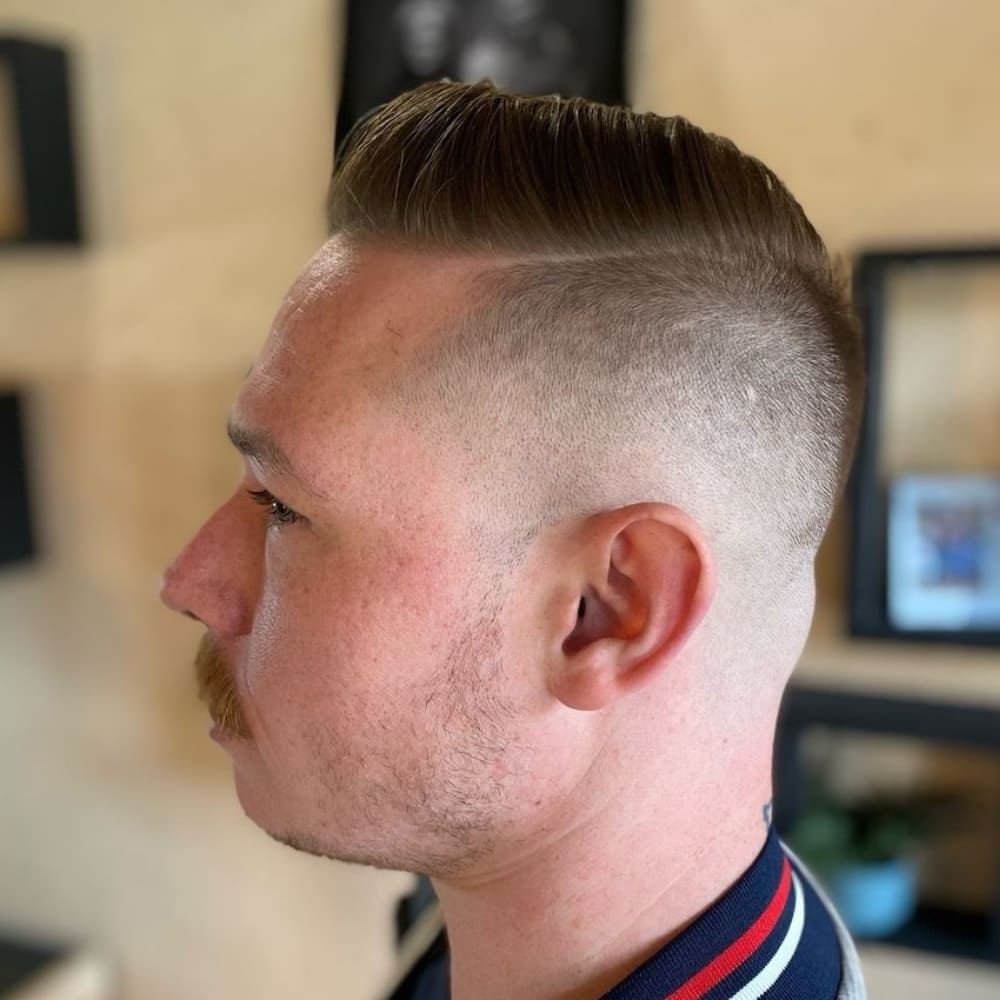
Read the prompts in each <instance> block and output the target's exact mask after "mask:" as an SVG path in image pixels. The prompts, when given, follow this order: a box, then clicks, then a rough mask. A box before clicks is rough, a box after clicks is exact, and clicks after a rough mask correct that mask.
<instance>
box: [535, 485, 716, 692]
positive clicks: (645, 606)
mask: <svg viewBox="0 0 1000 1000" xmlns="http://www.w3.org/2000/svg"><path fill="white" fill-rule="evenodd" d="M583 532H584V535H583V538H582V539H581V538H577V539H576V540H575V541H576V544H577V545H580V546H582V551H584V552H585V553H595V555H594V557H593V558H590V556H589V555H587V556H585V563H584V566H583V578H582V579H580V580H578V581H577V585H576V586H575V587H574V589H573V590H572V591H570V592H569V593H572V595H573V597H572V600H573V605H572V606H571V607H565V608H563V609H562V612H563V616H564V621H567V620H568V621H569V622H570V624H569V625H568V626H564V638H563V641H562V645H561V648H560V649H559V650H558V651H557V653H556V654H555V662H553V663H550V665H549V672H548V687H549V691H550V692H551V693H552V694H553V695H554V696H555V697H557V698H558V699H559V700H560V701H561V702H563V703H564V704H565V705H567V706H569V707H570V708H576V709H582V710H586V711H594V710H597V709H602V708H604V707H606V706H607V705H609V704H611V703H612V702H613V701H615V700H616V699H617V698H620V697H621V696H622V695H623V694H628V693H629V692H631V691H634V690H636V689H637V688H639V687H641V686H642V685H643V684H646V683H647V682H649V681H650V680H652V679H653V678H654V677H656V676H657V675H658V674H659V673H660V672H661V671H662V670H664V669H668V668H669V666H670V664H671V662H672V661H673V660H674V658H675V657H676V656H677V654H678V653H679V652H680V650H681V648H682V647H683V645H684V643H685V642H686V641H687V639H688V637H689V636H690V635H691V633H692V632H693V631H694V630H695V628H696V627H697V626H698V624H699V623H700V622H701V620H702V618H704V616H705V613H706V612H707V611H708V608H709V606H710V604H711V602H712V598H713V596H714V594H715V566H714V563H713V561H712V558H711V554H710V553H709V551H708V548H707V546H706V545H705V543H704V540H703V537H702V535H701V532H700V530H699V528H698V526H697V525H696V524H695V522H694V521H693V520H692V519H691V518H690V517H688V516H687V515H686V514H685V513H684V512H683V511H681V510H680V509H678V508H676V507H672V506H670V505H669V504H659V503H645V504H633V505H631V506H629V507H623V508H621V509H619V510H615V511H607V512H603V513H602V514H599V515H596V516H595V517H593V518H591V519H589V520H588V521H587V523H586V524H585V525H584V528H583Z"/></svg>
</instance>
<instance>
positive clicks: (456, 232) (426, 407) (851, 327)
mask: <svg viewBox="0 0 1000 1000" xmlns="http://www.w3.org/2000/svg"><path fill="white" fill-rule="evenodd" d="M328 210H329V222H330V227H331V231H332V232H333V233H337V234H342V235H344V236H346V237H348V238H349V239H353V240H357V241H359V242H374V243H378V244H385V245H391V246H399V247H404V248H410V249H414V250H418V251H419V250H420V249H422V248H426V249H433V250H436V251H438V252H445V253H457V254H469V255H473V256H481V257H482V256H485V257H489V256H490V255H494V256H496V258H497V260H498V263H497V266H496V267H495V268H493V269H491V270H489V271H488V272H487V273H486V274H485V276H484V277H483V279H482V280H481V281H480V282H479V283H478V292H479V293H480V294H479V295H478V296H477V299H476V301H475V302H473V303H472V304H471V308H470V313H469V314H468V316H466V317H465V319H464V321H463V322H461V323H459V324H458V328H457V329H456V330H454V331H453V332H454V334H455V335H454V336H446V337H442V338H433V339H432V340H431V341H430V342H429V343H428V345H427V347H426V348H425V349H422V350H421V351H420V352H419V353H418V354H417V356H416V358H415V360H414V362H413V363H412V364H411V365H409V366H408V367H407V369H406V371H405V372H401V373H398V374H396V375H394V376H393V377H392V378H391V380H390V381H389V383H388V385H387V387H386V398H389V399H391V400H392V401H394V402H396V403H397V404H399V405H400V406H401V407H403V408H410V412H411V413H412V408H413V407H419V408H420V409H421V415H422V418H423V416H426V417H427V419H428V425H427V426H428V428H429V429H431V428H435V427H436V428H437V429H438V430H439V431H440V432H441V433H443V434H447V435H450V437H451V438H452V439H454V440H455V441H456V442H458V443H459V444H460V445H461V447H463V448H464V449H465V451H466V452H467V453H468V455H469V457H470V460H473V461H478V462H480V463H481V465H482V468H483V471H484V475H485V476H486V478H487V479H488V480H489V482H490V483H491V488H492V491H493V492H492V501H491V502H492V512H493V514H494V515H496V514H497V513H498V511H499V512H500V513H503V512H504V511H506V512H507V513H508V514H509V518H508V520H510V519H511V518H513V519H514V521H515V522H518V523H520V525H521V527H522V528H523V529H524V530H525V532H527V534H526V535H525V538H530V537H531V536H532V535H533V533H534V532H535V531H536V530H537V528H538V527H539V526H540V525H542V524H546V523H557V522H558V520H559V519H561V518H564V517H566V516H571V515H573V514H574V513H583V512H585V511H590V510H597V509H606V508H607V507H608V506H609V505H610V504H612V503H623V502H628V501H630V500H633V501H637V500H662V501H664V502H672V503H677V504H678V505H680V506H683V507H685V508H686V509H687V510H688V511H689V513H691V514H692V515H694V516H695V517H696V518H698V519H699V520H700V522H701V523H702V524H703V525H704V527H705V530H706V531H707V532H708V534H709V537H710V539H711V540H712V541H714V542H715V543H716V544H717V545H718V546H721V547H724V548H725V547H728V548H729V549H730V550H732V551H733V552H735V551H736V550H740V551H741V552H742V553H743V555H744V556H746V557H749V558H755V557H756V558H758V559H759V558H760V554H761V552H762V551H764V552H768V553H782V554H785V555H789V554H791V555H794V556H795V560H796V562H800V561H801V560H802V558H803V557H806V556H808V557H809V558H810V559H811V556H812V555H813V554H814V552H815V548H816V546H818V543H819V541H820V539H821V538H822V536H823V534H824V532H825V530H826V526H827V524H828V521H829V518H830V515H831V512H832V509H833V507H834V505H835V503H836V500H837V498H838V496H839V494H840V492H841V490H842V488H843V485H844V480H845V477H846V473H847V470H848V467H849V465H850V461H851V457H852V453H853V449H854V445H855V438H856V434H857V426H858V420H859V415H860V409H861V398H862V363H861V351H860V344H859V336H858V331H857V328H856V323H855V320H854V317H853V315H852V313H851V310H850V307H849V304H848V301H847V298H846V295H845V293H844V289H843V287H842V282H841V281H840V279H838V277H837V275H836V273H835V270H834V268H833V266H832V265H831V262H830V259H829V256H828V254H827V252H826V249H825V247H824V245H823V242H822V240H821V239H820V237H819V236H818V235H817V233H816V231H815V230H814V228H813V227H812V225H811V224H810V223H809V221H808V220H807V218H806V217H805V214H804V213H803V211H802V209H801V207H800V206H799V204H798V203H797V202H796V201H795V199H794V198H793V197H792V195H791V194H790V193H789V192H788V190H787V189H786V188H785V186H784V185H783V184H782V183H781V181H780V180H779V179H778V178H777V177H776V176H775V174H774V173H773V172H772V171H771V170H769V169H768V168H767V167H766V166H764V165H763V164H762V163H761V162H760V161H759V160H757V159H755V158H753V157H751V156H748V155H746V154H745V153H742V152H741V151H740V150H739V149H737V147H736V146H735V145H734V144H733V143H732V142H730V141H729V140H727V139H723V138H720V137H718V136H715V135H712V134H710V133H706V132H704V131H702V130H701V129H699V128H698V127H697V126H695V125H693V124H691V123H690V122H689V121H687V120H685V119H684V118H681V117H671V118H664V117H661V116H659V115H655V114H652V113H644V114H637V113H635V112H633V111H631V110H628V109H625V108H616V107H608V106H604V105H601V104H596V103H593V102H590V101H585V100H582V99H578V98H574V99H571V100H564V99H561V98H559V97H557V96H551V97H519V96H513V95H510V94H505V93H502V92H499V91H497V90H496V89H495V88H494V87H493V86H491V85H490V84H487V83H481V84H476V85H465V84H457V83H450V82H440V83H431V84H426V85H424V86H421V87H418V88H417V89H416V90H413V91H410V92H409V93H406V94H403V95H402V96H400V97H398V98H396V99H395V100H393V101H391V102H389V103H388V104H386V105H383V106H382V107H381V108H379V109H378V110H377V111H376V112H375V113H374V114H373V115H371V116H369V118H368V119H366V120H365V121H363V122H362V123H361V124H360V125H359V126H358V127H357V128H356V129H355V130H354V132H353V133H352V134H351V136H350V137H349V140H348V142H347V144H346V146H345V150H344V154H343V157H342V159H341V162H340V163H339V164H338V165H337V168H336V170H335V173H334V176H333V179H332V182H331V185H330V192H329V199H328ZM501 258H503V262H502V263H501V262H500V259H501ZM512 259H513V262H511V260H512ZM500 468H502V469H504V470H505V474H504V475H503V476H501V475H500V473H499V472H498V471H497V470H498V469H500Z"/></svg>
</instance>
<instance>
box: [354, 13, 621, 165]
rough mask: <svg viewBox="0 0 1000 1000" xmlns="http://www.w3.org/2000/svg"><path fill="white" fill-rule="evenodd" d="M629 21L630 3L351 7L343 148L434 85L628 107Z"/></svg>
mask: <svg viewBox="0 0 1000 1000" xmlns="http://www.w3.org/2000/svg"><path fill="white" fill-rule="evenodd" d="M625 21H626V0H601V2H599V3H598V2H586V0H575V2H574V0H349V2H348V4H347V14H346V33H345V37H346V43H345V46H344V58H343V73H342V79H341V88H340V105H339V110H338V113H337V130H336V144H337V147H338V149H339V148H340V146H341V144H342V143H343V140H344V138H345V136H346V135H347V133H348V132H349V131H350V129H351V127H352V126H353V125H354V124H355V122H357V121H358V119H360V118H362V117H363V116H364V115H365V114H367V112H369V111H371V110H372V109H373V108H375V107H377V106H378V105H380V104H384V103H385V102H386V101H389V100H392V98H394V97H396V96H397V95H398V94H401V93H403V91H406V90H410V89H412V88H413V87H416V86H417V85H418V84H421V83H424V82H425V81H427V80H440V79H442V78H448V79H450V80H456V81H462V82H467V83H475V82H478V81H480V80H483V79H486V80H490V81H492V82H493V83H494V84H495V85H496V86H497V87H499V88H500V89H502V90H507V91H512V92H514V93H521V94H560V95H562V96H563V97H586V98H589V99H590V100H594V101H601V102H603V103H605V104H622V103H624V101H625V81H624V77H625V57H624V39H625Z"/></svg>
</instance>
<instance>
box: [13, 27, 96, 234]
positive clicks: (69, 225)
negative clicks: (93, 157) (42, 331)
mask: <svg viewBox="0 0 1000 1000" xmlns="http://www.w3.org/2000/svg"><path fill="white" fill-rule="evenodd" d="M69 69H70V64H69V56H68V54H67V52H66V50H65V49H64V48H62V47H60V46H58V45H53V44H49V43H47V42H41V41H38V40H37V39H30V38H22V37H14V36H10V35H2V36H0V246H2V245H15V246H16V245H20V244H25V243H79V242H81V226H80V212H79V202H78V196H77V170H76V156H75V154H74V139H73V127H72V117H71V100H70V72H69Z"/></svg>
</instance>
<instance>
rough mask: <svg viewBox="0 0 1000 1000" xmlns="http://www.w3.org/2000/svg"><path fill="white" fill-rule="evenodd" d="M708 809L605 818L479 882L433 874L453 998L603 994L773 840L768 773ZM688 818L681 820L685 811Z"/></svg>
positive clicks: (576, 999)
mask: <svg viewBox="0 0 1000 1000" xmlns="http://www.w3.org/2000/svg"><path fill="white" fill-rule="evenodd" d="M753 785H754V786H755V788H746V787H744V788H741V789H740V799H739V801H738V802H736V801H719V800H720V799H721V796H719V795H716V796H714V797H713V799H712V804H711V805H710V806H709V807H708V808H706V807H705V805H704V803H705V801H706V798H705V795H704V789H702V791H701V793H700V794H699V795H698V796H695V795H691V796H690V798H688V797H685V798H686V799H687V801H675V802H673V803H671V807H670V809H669V810H661V811H656V810H650V811H648V812H647V813H645V814H644V815H643V816H641V817H639V816H637V815H636V814H634V813H633V815H631V816H623V815H621V811H619V814H618V815H617V816H616V815H613V814H612V813H610V812H608V813H606V814H602V815H599V816H597V817H594V819H593V821H592V822H591V823H589V824H588V825H586V826H583V827H578V828H576V829H574V830H572V831H569V832H568V833H567V834H566V836H564V837H563V838H561V839H560V840H559V841H558V842H554V843H551V844H548V845H546V847H545V848H544V849H543V850H542V851H540V852H538V853H536V854H534V855H532V856H531V857H529V858H525V859H524V860H523V861H522V862H519V863H518V864H517V865H514V866H510V867H508V868H507V869H505V870H504V871H503V872H502V873H498V875H497V876H496V877H495V878H491V879H489V880H481V881H478V882H476V883H475V884H474V885H469V884H460V883H454V882H438V881H435V885H434V887H435V890H436V892H437V894H438V896H439V898H440V900H441V904H442V908H443V911H444V917H445V923H446V925H447V927H448V941H449V950H450V952H451V983H452V987H451V996H452V1000H501V998H504V1000H506V998H509V997H512V996H516V997H522V998H525V1000H557V998H558V1000H597V998H599V997H601V996H602V995H603V994H604V993H605V992H606V991H607V990H609V989H610V988H611V987H612V986H614V985H615V984H616V983H618V982H620V981H621V980H622V979H624V978H625V977H626V976H627V975H628V974H629V973H630V972H631V971H632V970H633V969H635V968H636V967H638V966H639V965H641V964H642V963H643V962H644V961H645V960H646V959H647V958H649V957H651V956H652V955H653V954H655V953H656V952H657V951H658V950H659V949H660V948H662V947H663V946H664V945H665V944H666V943H667V942H668V941H669V940H670V939H671V938H673V937H674V936H676V935H677V934H678V933H680V931H682V930H683V929H684V928H685V927H686V926H687V925H688V924H690V923H691V922H692V921H693V920H694V919H695V918H696V917H697V916H699V915H700V914H701V913H703V912H704V911H705V910H706V909H708V908H709V907H710V906H711V904H712V903H713V902H715V900H717V899H718V898H719V897H720V896H721V895H722V894H723V893H724V892H725V891H726V889H728V888H729V887H730V886H731V885H732V884H733V883H734V882H736V881H737V880H738V879H739V877H740V876H741V875H742V874H743V873H744V872H745V871H746V870H747V869H748V868H749V867H750V866H751V864H752V863H753V861H754V859H755V858H756V857H757V855H758V854H759V853H760V851H761V849H762V848H763V846H764V841H765V839H766V836H767V829H766V826H765V822H764V820H763V817H762V809H763V807H764V805H765V803H767V802H768V801H769V800H770V794H771V793H770V781H769V777H768V776H767V775H766V774H764V775H762V776H761V777H760V779H759V780H756V781H754V782H753ZM680 817H684V818H683V819H682V818H680Z"/></svg>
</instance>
